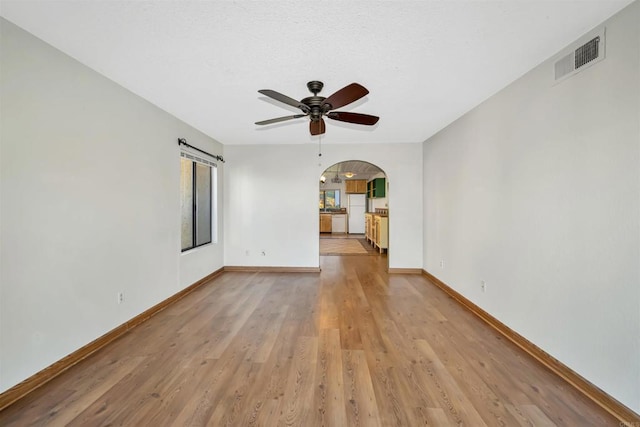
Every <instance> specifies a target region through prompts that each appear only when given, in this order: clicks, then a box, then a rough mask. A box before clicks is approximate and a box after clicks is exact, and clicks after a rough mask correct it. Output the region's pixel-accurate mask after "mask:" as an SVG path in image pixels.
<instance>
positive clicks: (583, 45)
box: [554, 27, 605, 83]
mask: <svg viewBox="0 0 640 427" xmlns="http://www.w3.org/2000/svg"><path fill="white" fill-rule="evenodd" d="M604 33H605V31H604V27H603V28H601V29H600V30H598V31H596V32H594V33H591V34H590V35H589V36H587V37H585V38H583V39H581V41H580V42H578V43H575V44H574V45H573V47H572V48H571V51H570V52H569V53H565V54H563V55H562V56H561V57H560V59H558V60H557V61H556V62H555V63H554V76H555V79H554V80H555V82H556V83H558V82H560V81H562V80H565V79H567V78H569V77H571V76H573V75H575V74H576V73H578V72H580V71H582V70H583V69H585V68H588V67H590V66H591V65H593V64H596V63H598V62H600V61H602V60H603V59H604V46H605V43H604V42H605V39H604ZM585 40H586V41H585Z"/></svg>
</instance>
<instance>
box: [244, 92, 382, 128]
mask: <svg viewBox="0 0 640 427" xmlns="http://www.w3.org/2000/svg"><path fill="white" fill-rule="evenodd" d="M323 86H324V84H323V83H322V82H320V81H317V80H313V81H310V82H309V83H307V88H308V89H309V91H310V92H311V93H313V96H309V97H307V98H304V99H302V100H300V101H296V100H295V99H293V98H289V97H288V96H286V95H283V94H281V93H279V92H276V91H275V90H271V89H262V90H259V91H258V92H260V93H261V94H263V95H266V96H268V97H269V98H273V99H275V100H276V101H280V102H283V103H285V104H287V105H291V106H293V107H296V108H299V109H300V110H302V112H303V113H304V114H295V115H293V116H285V117H278V118H275V119H269V120H263V121H261V122H256V124H257V125H270V124H272V123H278V122H284V121H285V120H291V119H299V118H301V117H307V116H308V117H309V119H310V121H309V131H310V132H311V135H320V134H323V133H324V132H325V124H324V119H323V116H325V117H327V118H329V119H332V120H338V121H341V122H348V123H355V124H359V125H367V126H372V125H375V124H376V123H377V122H378V120H380V118H379V117H376V116H370V115H368V114H359V113H350V112H347V111H333V110H335V109H336V108H340V107H344V106H345V105H347V104H351V103H352V102H354V101H357V100H358V99H360V98H362V97H363V96H365V95H366V94H368V93H369V91H368V90H367V89H365V88H364V86H362V85H359V84H358V83H351V84H350V85H347V86H345V87H343V88H342V89H340V90H339V91H337V92H336V93H334V94H333V95H331V96H329V97H328V98H325V97H323V96H318V93H319V92H320V91H321V90H322V87H323Z"/></svg>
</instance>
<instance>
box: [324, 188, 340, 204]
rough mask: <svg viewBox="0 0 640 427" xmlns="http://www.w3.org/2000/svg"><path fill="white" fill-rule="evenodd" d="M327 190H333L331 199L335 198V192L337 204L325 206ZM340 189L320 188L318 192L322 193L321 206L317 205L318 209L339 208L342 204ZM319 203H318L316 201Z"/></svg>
mask: <svg viewBox="0 0 640 427" xmlns="http://www.w3.org/2000/svg"><path fill="white" fill-rule="evenodd" d="M327 191H333V192H334V196H333V200H334V201H335V199H336V193H337V195H338V197H337V198H338V206H327ZM340 193H341V191H340V189H339V188H336V189H328V190H320V194H322V206H319V208H320V209H340V208H341V205H342V196H341V195H340ZM318 204H319V203H318Z"/></svg>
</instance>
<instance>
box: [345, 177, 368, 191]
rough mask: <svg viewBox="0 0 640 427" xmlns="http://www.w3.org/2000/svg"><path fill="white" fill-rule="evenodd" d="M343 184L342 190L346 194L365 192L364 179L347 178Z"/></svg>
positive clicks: (365, 182)
mask: <svg viewBox="0 0 640 427" xmlns="http://www.w3.org/2000/svg"><path fill="white" fill-rule="evenodd" d="M344 184H345V190H344V192H345V193H347V194H354V193H356V194H365V193H366V192H367V180H366V179H348V180H346V181H345V182H344Z"/></svg>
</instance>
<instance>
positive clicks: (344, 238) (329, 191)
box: [318, 160, 389, 258]
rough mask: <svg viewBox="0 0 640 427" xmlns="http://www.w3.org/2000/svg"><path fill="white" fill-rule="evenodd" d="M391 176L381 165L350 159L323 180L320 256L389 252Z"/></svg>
mask: <svg viewBox="0 0 640 427" xmlns="http://www.w3.org/2000/svg"><path fill="white" fill-rule="evenodd" d="M388 193H389V192H388V185H387V175H386V173H385V172H384V170H382V169H381V168H379V167H378V166H376V165H374V164H372V163H369V162H365V161H362V160H348V161H343V162H339V163H336V164H334V165H332V166H330V167H328V168H327V169H326V170H325V171H324V172H323V173H322V175H321V176H320V179H319V203H318V208H319V216H320V218H319V220H320V235H319V245H320V256H330V255H370V256H379V257H385V258H386V257H387V255H388V252H389V218H388V216H389V208H388V206H389V203H388V200H389V194H388Z"/></svg>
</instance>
